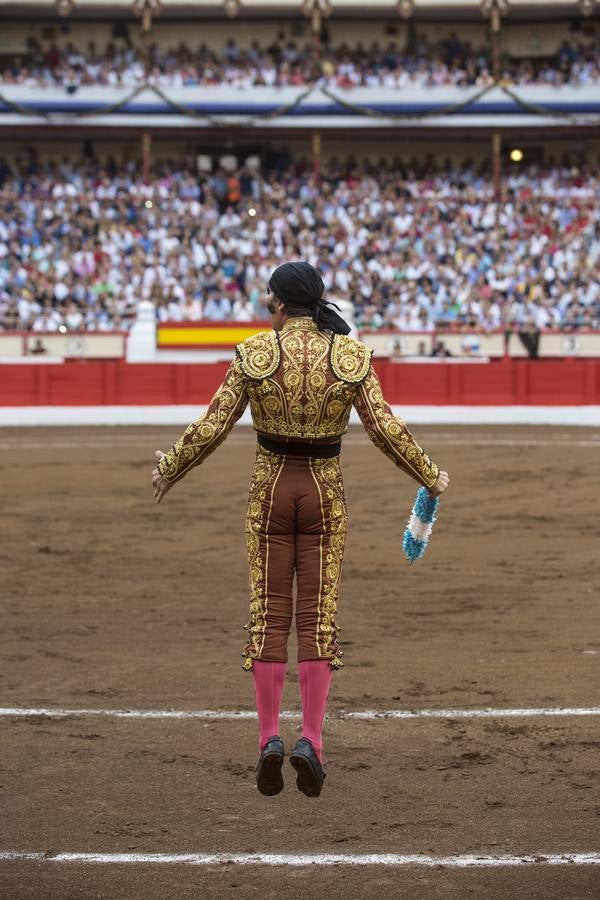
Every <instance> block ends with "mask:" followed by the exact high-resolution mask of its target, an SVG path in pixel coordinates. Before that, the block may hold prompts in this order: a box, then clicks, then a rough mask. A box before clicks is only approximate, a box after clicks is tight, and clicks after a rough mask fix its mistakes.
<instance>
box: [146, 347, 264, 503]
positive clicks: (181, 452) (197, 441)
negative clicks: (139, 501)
mask: <svg viewBox="0 0 600 900" xmlns="http://www.w3.org/2000/svg"><path fill="white" fill-rule="evenodd" d="M247 404H248V393H247V391H246V376H245V375H244V372H243V371H242V367H241V364H240V361H239V359H237V358H236V359H234V361H233V362H232V363H231V365H230V366H229V369H228V370H227V374H226V376H225V380H224V381H223V384H222V385H221V386H220V388H219V389H218V390H217V392H216V394H215V395H214V397H213V398H212V400H211V401H210V404H209V407H208V409H207V410H206V412H205V414H204V415H203V416H201V417H200V418H199V419H197V420H196V421H195V422H192V424H191V425H189V426H188V427H187V428H186V430H185V431H184V432H183V434H182V435H181V437H180V438H179V440H178V441H176V442H175V443H174V444H173V446H172V447H171V449H170V450H168V451H167V452H166V453H162V452H161V451H160V450H157V451H156V456H157V460H158V462H157V467H156V469H155V470H154V472H153V473H152V484H153V486H154V496H155V498H156V500H157V501H158V502H159V503H160V501H161V499H162V497H163V496H164V495H165V494H166V492H167V490H168V488H166V485H165V484H162V482H166V484H168V485H169V487H170V486H171V485H173V484H175V483H176V482H177V481H179V480H180V479H181V478H183V476H184V475H185V474H186V473H187V472H188V471H189V470H190V469H192V468H193V467H194V466H197V465H199V464H200V463H202V462H204V460H205V459H206V458H207V457H208V456H210V454H211V453H212V452H213V451H214V450H216V448H217V447H218V446H219V444H221V443H222V442H223V441H224V440H225V438H226V437H227V435H228V434H229V432H230V431H231V429H232V428H233V426H234V425H235V423H236V422H237V420H238V419H239V418H240V416H241V415H242V413H243V412H244V410H245V408H246V406H247ZM159 454H161V455H160V456H159Z"/></svg>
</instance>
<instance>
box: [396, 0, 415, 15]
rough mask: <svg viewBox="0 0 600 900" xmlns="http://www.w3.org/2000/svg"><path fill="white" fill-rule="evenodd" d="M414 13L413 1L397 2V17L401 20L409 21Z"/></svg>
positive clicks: (400, 0) (403, 0) (401, 0)
mask: <svg viewBox="0 0 600 900" xmlns="http://www.w3.org/2000/svg"><path fill="white" fill-rule="evenodd" d="M414 11H415V3H414V0H398V15H399V16H401V17H402V18H403V19H410V17H411V16H412V14H413V13H414Z"/></svg>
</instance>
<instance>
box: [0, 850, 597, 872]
mask: <svg viewBox="0 0 600 900" xmlns="http://www.w3.org/2000/svg"><path fill="white" fill-rule="evenodd" d="M20 860H21V861H33V862H46V863H48V862H49V863H71V864H73V863H90V864H93V865H186V866H215V865H228V864H229V865H237V866H296V867H298V866H391V867H400V866H416V867H425V868H438V867H443V868H452V869H472V868H473V869H480V868H499V867H516V866H598V865H600V853H598V852H593V853H576V852H573V853H569V852H566V853H510V854H508V853H507V854H503V853H499V854H489V855H488V854H481V855H477V854H471V853H467V854H459V855H456V856H433V855H432V856H429V855H427V854H424V853H414V854H401V853H357V854H347V853H301V854H300V853H299V854H288V853H52V854H50V853H40V852H36V851H25V850H23V851H21V850H4V851H0V861H20Z"/></svg>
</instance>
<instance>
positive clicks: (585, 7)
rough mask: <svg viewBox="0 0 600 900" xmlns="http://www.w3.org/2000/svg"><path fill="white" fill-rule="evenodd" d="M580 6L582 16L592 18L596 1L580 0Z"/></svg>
mask: <svg viewBox="0 0 600 900" xmlns="http://www.w3.org/2000/svg"><path fill="white" fill-rule="evenodd" d="M578 6H579V12H580V13H581V15H582V16H591V14H592V13H593V12H594V6H595V2H594V0H579V3H578Z"/></svg>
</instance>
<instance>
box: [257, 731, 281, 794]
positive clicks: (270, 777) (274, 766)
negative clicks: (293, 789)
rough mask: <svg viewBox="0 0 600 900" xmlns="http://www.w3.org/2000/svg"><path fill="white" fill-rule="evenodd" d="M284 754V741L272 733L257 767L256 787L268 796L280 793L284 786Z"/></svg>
mask: <svg viewBox="0 0 600 900" xmlns="http://www.w3.org/2000/svg"><path fill="white" fill-rule="evenodd" d="M284 755H285V751H284V749H283V741H282V740H281V738H280V737H279V736H278V735H277V734H274V735H272V737H270V738H269V739H268V741H267V743H266V744H265V746H264V747H263V748H262V752H261V754H260V758H259V760H258V765H257V767H256V787H257V788H258V789H259V791H260V792H261V794H265V796H267V797H272V796H273V795H274V794H278V793H279V792H280V791H281V789H282V788H283V777H282V775H281V767H282V765H283V757H284Z"/></svg>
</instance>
